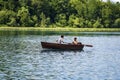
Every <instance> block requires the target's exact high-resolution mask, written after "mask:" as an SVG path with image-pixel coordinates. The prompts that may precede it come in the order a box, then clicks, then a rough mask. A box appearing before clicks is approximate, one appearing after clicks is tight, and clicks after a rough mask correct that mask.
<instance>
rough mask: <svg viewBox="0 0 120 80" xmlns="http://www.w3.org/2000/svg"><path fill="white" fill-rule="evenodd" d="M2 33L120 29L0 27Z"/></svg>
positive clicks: (116, 29) (113, 29) (110, 29)
mask: <svg viewBox="0 0 120 80" xmlns="http://www.w3.org/2000/svg"><path fill="white" fill-rule="evenodd" d="M0 31H54V32H57V31H58V32H60V31H61V32H120V28H40V27H0Z"/></svg>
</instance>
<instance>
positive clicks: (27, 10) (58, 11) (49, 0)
mask: <svg viewBox="0 0 120 80" xmlns="http://www.w3.org/2000/svg"><path fill="white" fill-rule="evenodd" d="M6 26H10V27H42V28H47V27H50V28H54V27H62V28H63V27H68V28H69V27H70V28H120V3H119V2H111V1H110V0H107V2H104V1H102V0H0V27H6Z"/></svg>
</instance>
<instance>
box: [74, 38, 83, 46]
mask: <svg viewBox="0 0 120 80" xmlns="http://www.w3.org/2000/svg"><path fill="white" fill-rule="evenodd" d="M72 43H73V44H75V45H77V44H81V42H78V41H77V38H76V37H75V38H74V40H73V42H72Z"/></svg>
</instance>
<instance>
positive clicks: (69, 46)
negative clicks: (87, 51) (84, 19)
mask: <svg viewBox="0 0 120 80" xmlns="http://www.w3.org/2000/svg"><path fill="white" fill-rule="evenodd" d="M41 45H42V48H47V49H61V50H83V47H84V45H83V44H78V45H75V44H72V43H66V44H59V43H50V42H41Z"/></svg>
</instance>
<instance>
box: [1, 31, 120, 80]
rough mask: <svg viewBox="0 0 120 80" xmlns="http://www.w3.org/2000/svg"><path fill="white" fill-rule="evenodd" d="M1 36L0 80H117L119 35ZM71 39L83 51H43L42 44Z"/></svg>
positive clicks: (13, 34)
mask: <svg viewBox="0 0 120 80" xmlns="http://www.w3.org/2000/svg"><path fill="white" fill-rule="evenodd" d="M24 34H25V33H24V32H23V34H22V33H17V32H12V34H9V33H8V34H7V32H4V33H0V80H120V60H119V59H120V32H94V33H93V32H80V33H79V32H77V33H70V32H63V33H58V34H57V33H56V34H55V33H51V34H48V33H47V34H45V33H30V32H29V35H28V34H25V35H24ZM61 34H64V35H65V41H66V42H72V40H73V38H74V37H77V38H78V40H79V41H80V42H82V43H84V44H90V45H93V47H84V49H83V51H60V50H46V49H42V47H41V43H40V42H41V41H48V42H55V41H56V40H57V39H58V38H59V37H60V35H61Z"/></svg>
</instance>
